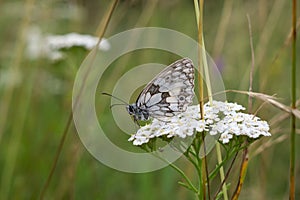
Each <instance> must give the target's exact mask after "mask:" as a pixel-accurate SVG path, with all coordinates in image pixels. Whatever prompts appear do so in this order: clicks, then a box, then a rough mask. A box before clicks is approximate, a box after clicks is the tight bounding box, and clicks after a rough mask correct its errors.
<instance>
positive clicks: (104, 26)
mask: <svg viewBox="0 0 300 200" xmlns="http://www.w3.org/2000/svg"><path fill="white" fill-rule="evenodd" d="M117 3H118V0H115V1H112V2H111V4H110V8H109V9H108V11H107V13H106V14H105V17H104V18H103V20H102V21H101V23H100V26H99V28H98V31H97V33H98V37H99V40H98V43H97V45H96V47H95V48H94V50H93V51H94V52H92V53H94V54H93V55H94V56H95V55H96V52H97V49H98V45H99V44H100V41H101V39H102V38H103V35H104V33H105V31H106V29H107V26H108V23H109V21H110V19H111V16H112V13H113V11H114V9H115V8H116V5H117ZM91 60H92V62H93V61H94V60H95V57H93V58H92V59H91ZM92 62H91V64H90V65H89V66H92ZM89 69H90V68H89ZM89 71H90V70H88V72H87V73H86V76H85V77H84V78H85V79H86V77H87V74H89ZM85 79H84V80H83V84H82V85H81V87H80V92H79V95H78V97H77V98H76V99H75V102H74V106H73V109H76V107H77V104H78V100H79V98H80V97H81V93H82V89H83V88H84V84H85V83H86V80H85ZM72 120H73V113H72V111H71V112H70V114H69V117H68V121H67V123H66V126H65V129H64V131H63V135H62V137H61V139H60V143H59V146H58V148H57V151H56V154H55V157H54V160H53V164H52V166H51V169H50V172H49V175H48V178H47V180H46V182H45V184H44V186H43V188H42V191H41V194H40V199H44V196H45V193H46V191H47V189H48V187H49V184H50V182H51V179H52V177H53V174H54V171H55V169H56V166H57V163H58V159H59V156H60V155H61V152H62V148H63V146H64V143H65V140H66V136H67V133H68V132H69V129H70V126H71V124H72Z"/></svg>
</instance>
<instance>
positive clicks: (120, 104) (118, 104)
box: [109, 103, 127, 109]
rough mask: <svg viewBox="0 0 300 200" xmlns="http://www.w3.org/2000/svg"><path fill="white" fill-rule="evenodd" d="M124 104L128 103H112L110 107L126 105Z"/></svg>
mask: <svg viewBox="0 0 300 200" xmlns="http://www.w3.org/2000/svg"><path fill="white" fill-rule="evenodd" d="M124 105H127V104H124V103H117V104H113V105H110V106H109V108H110V109H112V107H115V106H124Z"/></svg>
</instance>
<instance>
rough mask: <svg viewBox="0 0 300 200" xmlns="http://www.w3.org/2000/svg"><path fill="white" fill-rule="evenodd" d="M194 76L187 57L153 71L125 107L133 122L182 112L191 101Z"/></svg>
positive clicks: (191, 64) (192, 67) (191, 65)
mask: <svg viewBox="0 0 300 200" xmlns="http://www.w3.org/2000/svg"><path fill="white" fill-rule="evenodd" d="M194 79H195V78H194V66H193V62H192V61H191V60H190V59H189V58H183V59H180V60H177V61H175V62H174V63H172V64H170V65H169V66H167V67H166V68H165V69H164V70H163V71H161V72H160V73H159V74H158V75H156V77H154V78H153V79H152V80H151V81H150V82H149V83H148V84H147V85H146V86H145V88H144V89H143V90H142V92H141V93H140V94H139V96H138V98H137V100H136V102H135V103H133V104H127V106H126V110H127V112H128V113H129V115H131V116H132V117H133V119H134V121H135V122H138V121H140V120H141V121H146V120H149V119H150V118H156V119H161V118H165V117H172V116H175V115H177V114H179V113H182V112H184V111H186V109H187V107H188V105H190V104H191V103H192V100H193V97H194ZM103 94H106V95H109V94H107V93H103ZM109 96H112V95H109Z"/></svg>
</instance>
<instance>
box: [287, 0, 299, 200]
mask: <svg viewBox="0 0 300 200" xmlns="http://www.w3.org/2000/svg"><path fill="white" fill-rule="evenodd" d="M292 1H293V8H292V9H293V11H292V34H293V41H292V68H291V74H292V80H291V85H292V87H291V88H292V91H291V93H292V109H295V108H296V35H297V33H296V16H297V13H296V12H297V11H296V7H297V5H296V0H292ZM295 135H296V117H295V115H293V114H292V116H291V134H290V143H291V146H290V194H289V195H290V197H289V199H291V200H293V199H295V154H296V153H295V151H296V145H295Z"/></svg>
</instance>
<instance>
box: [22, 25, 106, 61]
mask: <svg viewBox="0 0 300 200" xmlns="http://www.w3.org/2000/svg"><path fill="white" fill-rule="evenodd" d="M97 41H98V38H97V37H94V36H91V35H82V34H78V33H69V34H65V35H42V33H41V31H40V29H39V28H38V27H31V29H29V31H28V33H27V56H28V57H29V58H31V59H37V58H39V57H46V58H49V59H50V60H59V59H62V58H63V54H62V53H61V52H60V50H61V49H64V48H70V47H74V46H80V47H83V48H85V49H87V50H91V49H92V48H94V47H95V46H96V44H97ZM99 49H100V50H103V51H107V50H109V49H110V44H109V43H108V41H107V40H106V39H102V40H101V42H100V46H99Z"/></svg>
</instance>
